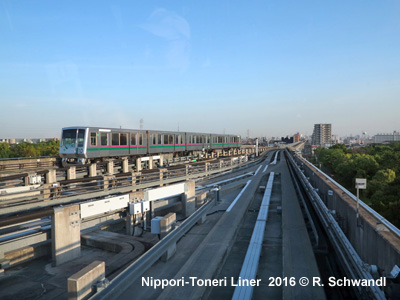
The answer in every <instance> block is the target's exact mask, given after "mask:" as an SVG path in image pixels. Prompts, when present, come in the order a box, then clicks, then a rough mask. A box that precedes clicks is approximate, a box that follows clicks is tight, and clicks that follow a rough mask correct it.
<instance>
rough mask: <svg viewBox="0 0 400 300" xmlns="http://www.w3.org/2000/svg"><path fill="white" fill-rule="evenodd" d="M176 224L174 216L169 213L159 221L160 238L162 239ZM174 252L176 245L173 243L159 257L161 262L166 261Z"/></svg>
mask: <svg viewBox="0 0 400 300" xmlns="http://www.w3.org/2000/svg"><path fill="white" fill-rule="evenodd" d="M175 222H176V214H175V213H169V214H167V215H166V216H164V217H163V218H162V219H161V220H160V227H161V234H160V236H161V238H162V239H163V238H164V237H165V236H166V235H167V234H168V233H169V232H171V230H173V224H174V223H175ZM175 252H176V243H173V244H172V245H171V246H170V247H169V248H168V250H167V251H166V252H165V253H164V254H163V255H162V256H161V258H160V259H161V261H164V262H165V261H168V260H169V259H170V258H171V257H172V256H173V255H174V254H175Z"/></svg>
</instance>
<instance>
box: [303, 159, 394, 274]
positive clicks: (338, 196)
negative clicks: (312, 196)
mask: <svg viewBox="0 0 400 300" xmlns="http://www.w3.org/2000/svg"><path fill="white" fill-rule="evenodd" d="M298 162H300V163H301V161H298ZM303 169H304V175H305V176H306V177H309V178H310V183H311V184H312V185H313V186H314V187H315V188H318V190H319V192H318V193H319V196H320V197H321V199H322V200H323V201H324V203H325V205H326V206H327V207H328V208H329V209H331V210H335V211H336V220H337V221H338V224H339V225H340V227H341V228H342V230H343V232H344V233H345V235H346V237H347V238H348V239H349V241H350V243H351V244H352V245H353V247H354V248H355V250H356V251H357V253H358V255H359V256H360V258H361V259H362V260H363V261H364V262H366V263H368V264H370V265H377V266H378V267H379V268H380V269H382V270H384V271H385V272H386V273H387V274H389V273H390V271H391V270H392V269H393V267H394V266H395V265H396V264H397V265H399V262H400V251H399V250H398V249H396V247H395V246H394V245H392V244H391V243H390V242H389V241H388V240H387V239H386V238H385V237H384V236H383V235H382V232H383V231H388V229H387V228H386V227H385V226H383V225H382V224H377V223H376V221H375V222H374V223H373V224H371V222H368V221H367V220H365V219H364V218H363V217H362V216H361V215H360V221H359V225H360V226H357V219H356V209H355V206H351V205H350V204H349V203H348V202H347V201H346V200H344V199H343V196H342V194H343V192H340V193H338V192H337V191H335V190H333V189H332V187H330V186H329V185H328V183H329V182H330V181H327V180H326V179H325V177H323V176H322V175H321V174H319V173H316V172H313V170H312V169H310V167H308V166H307V165H306V164H304V167H303ZM329 190H332V192H333V195H332V196H330V195H328V191H329ZM360 209H361V208H360ZM397 242H398V241H397Z"/></svg>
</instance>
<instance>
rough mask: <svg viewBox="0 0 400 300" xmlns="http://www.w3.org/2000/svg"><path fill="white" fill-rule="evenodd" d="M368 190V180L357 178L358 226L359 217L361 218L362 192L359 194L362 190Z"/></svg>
mask: <svg viewBox="0 0 400 300" xmlns="http://www.w3.org/2000/svg"><path fill="white" fill-rule="evenodd" d="M366 188H367V179H365V178H356V189H357V225H359V222H358V216H359V213H358V207H359V199H360V197H359V196H360V192H359V190H360V189H362V190H365V189H366Z"/></svg>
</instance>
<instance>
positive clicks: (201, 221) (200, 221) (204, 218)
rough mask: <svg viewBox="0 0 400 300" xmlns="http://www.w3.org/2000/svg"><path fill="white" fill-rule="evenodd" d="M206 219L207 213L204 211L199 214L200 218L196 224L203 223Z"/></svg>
mask: <svg viewBox="0 0 400 300" xmlns="http://www.w3.org/2000/svg"><path fill="white" fill-rule="evenodd" d="M206 221H207V215H206V214H205V213H204V214H203V215H202V216H201V218H200V220H198V221H197V224H198V225H201V224H204V223H205V222H206Z"/></svg>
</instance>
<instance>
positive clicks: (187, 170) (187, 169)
mask: <svg viewBox="0 0 400 300" xmlns="http://www.w3.org/2000/svg"><path fill="white" fill-rule="evenodd" d="M185 167H186V176H188V175H189V166H185Z"/></svg>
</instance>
